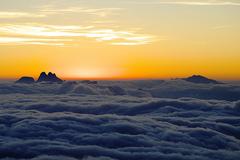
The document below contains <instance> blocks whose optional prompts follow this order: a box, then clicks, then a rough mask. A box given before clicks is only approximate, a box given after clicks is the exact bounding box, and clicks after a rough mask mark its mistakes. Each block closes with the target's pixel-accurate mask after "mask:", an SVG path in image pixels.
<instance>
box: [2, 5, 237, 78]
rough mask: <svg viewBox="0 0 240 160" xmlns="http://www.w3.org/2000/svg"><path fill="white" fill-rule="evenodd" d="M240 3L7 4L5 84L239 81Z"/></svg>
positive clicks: (3, 10)
mask: <svg viewBox="0 0 240 160" xmlns="http://www.w3.org/2000/svg"><path fill="white" fill-rule="evenodd" d="M239 42H240V1H238V0H235V1H234V0H201V1H200V0H101V1H100V0H1V1H0V68H1V69H0V79H11V78H13V79H15V78H18V77H20V76H24V75H28V76H33V77H37V76H38V75H39V74H40V72H42V71H46V72H49V71H52V72H55V73H56V74H57V75H59V76H60V77H62V78H65V79H149V78H150V79H157V78H162V79H165V78H176V77H186V76H190V75H192V74H201V75H205V76H208V77H211V78H215V79H221V80H240V69H239V68H240V63H239V60H240V45H239Z"/></svg>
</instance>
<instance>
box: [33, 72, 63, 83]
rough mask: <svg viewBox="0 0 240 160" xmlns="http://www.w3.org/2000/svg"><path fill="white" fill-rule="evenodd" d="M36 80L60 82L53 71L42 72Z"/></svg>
mask: <svg viewBox="0 0 240 160" xmlns="http://www.w3.org/2000/svg"><path fill="white" fill-rule="evenodd" d="M37 82H62V80H61V79H60V78H58V77H57V76H56V74H55V73H52V72H49V73H48V74H46V73H45V72H42V73H41V74H40V76H39V78H38V81H37Z"/></svg>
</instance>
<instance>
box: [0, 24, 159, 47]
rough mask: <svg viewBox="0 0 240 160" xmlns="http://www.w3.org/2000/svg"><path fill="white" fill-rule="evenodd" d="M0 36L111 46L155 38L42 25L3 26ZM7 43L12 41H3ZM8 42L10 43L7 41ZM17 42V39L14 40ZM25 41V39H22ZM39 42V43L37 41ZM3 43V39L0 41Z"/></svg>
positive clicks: (120, 31) (84, 27)
mask: <svg viewBox="0 0 240 160" xmlns="http://www.w3.org/2000/svg"><path fill="white" fill-rule="evenodd" d="M0 34H2V35H5V36H23V37H30V38H32V37H38V38H39V37H44V38H48V39H50V38H56V37H58V38H61V40H62V41H64V39H69V38H71V39H73V43H74V42H77V41H79V40H80V38H89V39H95V41H97V42H107V43H108V44H111V45H144V44H149V43H151V42H153V41H154V39H155V37H154V36H152V35H148V34H142V33H136V32H135V31H126V30H116V29H112V28H97V27H95V26H64V25H43V24H24V25H12V24H5V25H1V26H0ZM5 40H7V42H8V43H10V42H11V41H12V43H15V42H14V39H5ZM9 40H10V41H9ZM15 40H19V39H15ZM22 40H26V39H22ZM39 42H41V41H39ZM0 43H4V39H2V41H0Z"/></svg>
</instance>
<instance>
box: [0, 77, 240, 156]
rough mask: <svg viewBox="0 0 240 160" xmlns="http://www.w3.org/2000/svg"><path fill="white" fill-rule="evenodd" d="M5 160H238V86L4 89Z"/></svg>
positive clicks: (0, 134) (104, 84)
mask: <svg viewBox="0 0 240 160" xmlns="http://www.w3.org/2000/svg"><path fill="white" fill-rule="evenodd" d="M0 159H3V160H30V159H31V160H79V159H83V160H98V159H100V160H159V159H167V160H238V159H240V85H239V84H194V83H189V82H186V81H183V80H169V81H161V80H148V81H100V82H98V83H91V82H86V81H84V82H81V81H79V82H64V83H62V84H57V83H56V84H50V83H35V84H16V83H13V82H0Z"/></svg>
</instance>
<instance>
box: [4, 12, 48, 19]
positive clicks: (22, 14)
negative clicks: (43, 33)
mask: <svg viewBox="0 0 240 160" xmlns="http://www.w3.org/2000/svg"><path fill="white" fill-rule="evenodd" d="M38 17H46V15H45V14H40V13H39V14H37V13H28V12H0V19H9V18H10V19H11V18H38Z"/></svg>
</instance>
